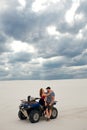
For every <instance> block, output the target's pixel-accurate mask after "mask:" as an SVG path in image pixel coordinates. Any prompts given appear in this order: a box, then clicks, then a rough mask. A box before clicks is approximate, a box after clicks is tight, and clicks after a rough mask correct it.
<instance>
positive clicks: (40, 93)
mask: <svg viewBox="0 0 87 130" xmlns="http://www.w3.org/2000/svg"><path fill="white" fill-rule="evenodd" d="M42 93H43V88H41V89H40V92H39V95H40V97H42Z"/></svg>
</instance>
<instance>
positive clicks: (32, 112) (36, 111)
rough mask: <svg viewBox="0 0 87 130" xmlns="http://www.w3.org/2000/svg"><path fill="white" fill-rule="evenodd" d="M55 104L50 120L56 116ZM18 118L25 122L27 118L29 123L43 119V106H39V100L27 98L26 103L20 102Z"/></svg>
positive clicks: (24, 101)
mask: <svg viewBox="0 0 87 130" xmlns="http://www.w3.org/2000/svg"><path fill="white" fill-rule="evenodd" d="M56 103H57V101H55V102H54V103H53V108H52V115H51V119H55V118H57V116H58V110H57V108H55V107H54V105H56ZM18 117H19V119H21V120H26V119H27V118H28V119H29V120H30V122H31V123H36V122H38V121H39V120H40V117H44V106H42V105H41V104H40V98H33V99H31V100H30V96H28V100H27V101H26V100H21V104H20V106H19V112H18Z"/></svg>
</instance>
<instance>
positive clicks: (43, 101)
mask: <svg viewBox="0 0 87 130" xmlns="http://www.w3.org/2000/svg"><path fill="white" fill-rule="evenodd" d="M39 95H40V101H39V102H40V104H41V105H42V106H44V107H45V106H46V97H47V94H46V93H45V91H44V89H43V88H41V89H40V92H39Z"/></svg>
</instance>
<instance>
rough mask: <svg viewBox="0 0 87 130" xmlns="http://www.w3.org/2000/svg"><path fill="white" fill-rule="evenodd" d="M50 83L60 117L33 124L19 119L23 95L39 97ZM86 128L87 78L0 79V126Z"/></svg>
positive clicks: (2, 129)
mask: <svg viewBox="0 0 87 130" xmlns="http://www.w3.org/2000/svg"><path fill="white" fill-rule="evenodd" d="M47 86H51V87H52V89H53V90H54V91H55V93H56V100H58V103H57V105H56V107H57V108H58V111H59V115H58V118H57V119H54V120H51V121H49V122H47V121H46V120H44V119H41V120H40V122H38V123H36V124H32V123H30V122H29V120H26V121H20V120H19V118H18V116H17V113H18V107H19V104H20V99H26V98H27V96H28V95H31V96H35V97H37V96H38V95H39V92H38V91H39V89H40V88H41V87H43V88H45V87H47ZM25 129H26V130H29V129H31V130H44V129H48V130H54V129H55V130H56V129H59V130H67V129H69V130H87V79H78V80H57V81H56V80H53V81H0V130H25Z"/></svg>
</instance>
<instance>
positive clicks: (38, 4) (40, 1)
mask: <svg viewBox="0 0 87 130" xmlns="http://www.w3.org/2000/svg"><path fill="white" fill-rule="evenodd" d="M59 1H60V0H35V2H34V3H33V4H32V10H33V11H34V12H39V11H43V10H45V9H46V8H47V7H48V6H49V5H50V4H52V3H57V2H59Z"/></svg>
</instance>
